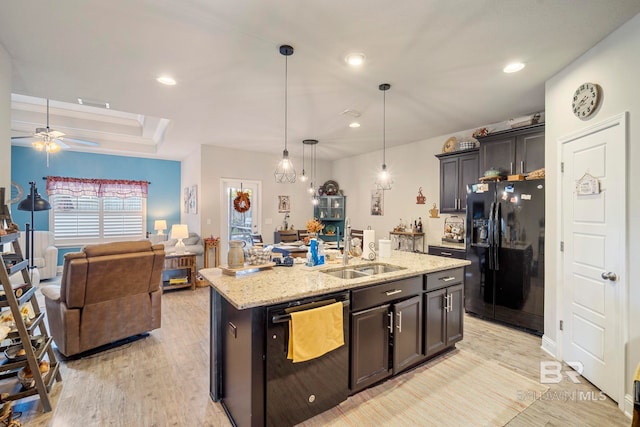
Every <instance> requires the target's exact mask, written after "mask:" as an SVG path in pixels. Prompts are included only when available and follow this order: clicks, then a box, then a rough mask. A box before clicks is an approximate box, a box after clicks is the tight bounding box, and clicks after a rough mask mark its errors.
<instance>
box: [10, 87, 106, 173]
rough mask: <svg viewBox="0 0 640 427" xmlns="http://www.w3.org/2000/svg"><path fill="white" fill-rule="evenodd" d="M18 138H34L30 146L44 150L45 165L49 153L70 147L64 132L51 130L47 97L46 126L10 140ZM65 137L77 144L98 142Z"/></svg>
mask: <svg viewBox="0 0 640 427" xmlns="http://www.w3.org/2000/svg"><path fill="white" fill-rule="evenodd" d="M18 139H35V141H33V142H32V143H31V146H32V147H33V148H34V149H35V150H37V151H44V152H46V153H47V167H49V153H56V152H58V151H60V150H61V149H63V148H70V147H69V146H68V145H67V144H65V143H64V139H65V133H63V132H60V131H57V130H53V129H51V128H50V127H49V98H47V127H44V128H36V131H35V133H34V134H33V135H32V136H14V137H12V138H11V140H12V141H13V140H18ZM66 139H67V140H68V141H71V142H75V143H78V144H83V145H90V146H94V147H97V146H98V143H96V142H93V141H83V140H81V139H75V138H66Z"/></svg>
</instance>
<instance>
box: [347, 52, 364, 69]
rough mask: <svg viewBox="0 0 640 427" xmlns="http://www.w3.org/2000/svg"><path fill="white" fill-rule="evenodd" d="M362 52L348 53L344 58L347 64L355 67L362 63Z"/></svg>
mask: <svg viewBox="0 0 640 427" xmlns="http://www.w3.org/2000/svg"><path fill="white" fill-rule="evenodd" d="M364 58H365V57H364V53H350V54H349V55H347V56H346V57H345V58H344V60H345V62H346V63H347V64H349V65H351V66H353V67H357V66H360V65H362V64H364Z"/></svg>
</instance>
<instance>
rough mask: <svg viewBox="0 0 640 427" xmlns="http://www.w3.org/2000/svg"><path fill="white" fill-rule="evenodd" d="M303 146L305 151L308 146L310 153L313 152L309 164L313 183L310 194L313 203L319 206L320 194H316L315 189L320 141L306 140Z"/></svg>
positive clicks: (310, 186)
mask: <svg viewBox="0 0 640 427" xmlns="http://www.w3.org/2000/svg"><path fill="white" fill-rule="evenodd" d="M302 144H303V150H304V146H306V145H308V146H309V149H310V150H309V151H310V152H311V154H309V157H310V159H311V160H310V162H309V164H310V165H311V166H310V167H309V169H310V172H309V175H310V179H311V182H310V183H309V190H308V191H309V194H311V195H312V199H311V201H312V202H313V204H314V205H315V204H317V203H318V194H317V192H316V188H315V187H314V183H315V182H316V146H317V145H318V140H317V139H305V140H304V141H302Z"/></svg>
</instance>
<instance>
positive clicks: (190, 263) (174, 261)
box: [162, 252, 196, 291]
mask: <svg viewBox="0 0 640 427" xmlns="http://www.w3.org/2000/svg"><path fill="white" fill-rule="evenodd" d="M182 288H191V290H194V289H195V288H196V254H194V253H189V252H186V253H184V254H168V255H165V257H164V266H163V269H162V289H163V290H165V291H169V290H173V289H182Z"/></svg>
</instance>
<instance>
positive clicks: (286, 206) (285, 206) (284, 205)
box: [278, 196, 291, 213]
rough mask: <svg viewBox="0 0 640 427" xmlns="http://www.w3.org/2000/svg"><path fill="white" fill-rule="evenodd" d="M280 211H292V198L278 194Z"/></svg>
mask: <svg viewBox="0 0 640 427" xmlns="http://www.w3.org/2000/svg"><path fill="white" fill-rule="evenodd" d="M278 212H283V213H285V212H291V200H290V199H289V196H278Z"/></svg>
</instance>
